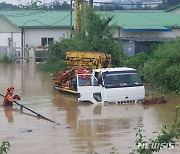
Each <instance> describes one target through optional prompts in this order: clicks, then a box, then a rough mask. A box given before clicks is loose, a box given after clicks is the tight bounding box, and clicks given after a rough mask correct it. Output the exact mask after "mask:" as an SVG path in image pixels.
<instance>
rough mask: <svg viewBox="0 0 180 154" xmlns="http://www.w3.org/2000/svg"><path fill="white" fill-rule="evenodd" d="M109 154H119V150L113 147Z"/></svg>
mask: <svg viewBox="0 0 180 154" xmlns="http://www.w3.org/2000/svg"><path fill="white" fill-rule="evenodd" d="M109 154H119V152H118V149H116V148H115V147H112V148H111V150H110V152H109Z"/></svg>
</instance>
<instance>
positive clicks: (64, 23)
mask: <svg viewBox="0 0 180 154" xmlns="http://www.w3.org/2000/svg"><path fill="white" fill-rule="evenodd" d="M0 15H1V16H4V17H5V18H6V19H7V20H8V21H9V22H10V23H11V24H13V25H15V26H17V27H20V28H68V27H70V12H69V11H47V10H20V11H16V10H14V11H0Z"/></svg>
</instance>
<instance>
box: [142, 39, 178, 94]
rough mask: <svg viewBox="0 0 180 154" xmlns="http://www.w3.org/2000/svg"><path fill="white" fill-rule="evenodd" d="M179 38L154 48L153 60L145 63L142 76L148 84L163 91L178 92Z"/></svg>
mask: <svg viewBox="0 0 180 154" xmlns="http://www.w3.org/2000/svg"><path fill="white" fill-rule="evenodd" d="M179 44H180V38H176V39H175V40H173V41H167V42H164V43H162V44H159V45H158V46H156V47H155V48H154V54H153V58H152V59H151V60H149V61H148V62H147V63H145V66H144V68H143V74H144V76H145V78H146V79H147V81H148V82H150V83H152V84H154V85H157V86H158V87H161V89H162V90H163V91H175V92H177V93H178V92H180V78H179V77H180V70H179V68H180V63H179V62H180V52H179V51H180V46H179Z"/></svg>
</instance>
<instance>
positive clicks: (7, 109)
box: [3, 106, 13, 122]
mask: <svg viewBox="0 0 180 154" xmlns="http://www.w3.org/2000/svg"><path fill="white" fill-rule="evenodd" d="M3 108H4V113H5V115H6V117H7V119H8V122H13V114H12V110H13V106H6V107H3Z"/></svg>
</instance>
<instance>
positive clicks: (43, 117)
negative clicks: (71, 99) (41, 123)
mask: <svg viewBox="0 0 180 154" xmlns="http://www.w3.org/2000/svg"><path fill="white" fill-rule="evenodd" d="M0 95H1V96H2V97H5V96H4V95H2V94H0ZM14 103H15V104H17V105H19V106H20V109H21V110H23V108H25V109H26V110H28V111H30V112H32V113H34V114H36V115H37V116H38V117H40V118H42V119H45V120H47V121H50V122H53V123H56V124H57V125H60V124H59V123H57V122H55V121H53V120H51V119H49V118H46V117H45V116H43V115H41V114H39V113H37V112H35V111H33V110H31V109H29V108H28V107H26V106H24V105H21V104H19V103H18V102H16V101H14Z"/></svg>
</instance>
